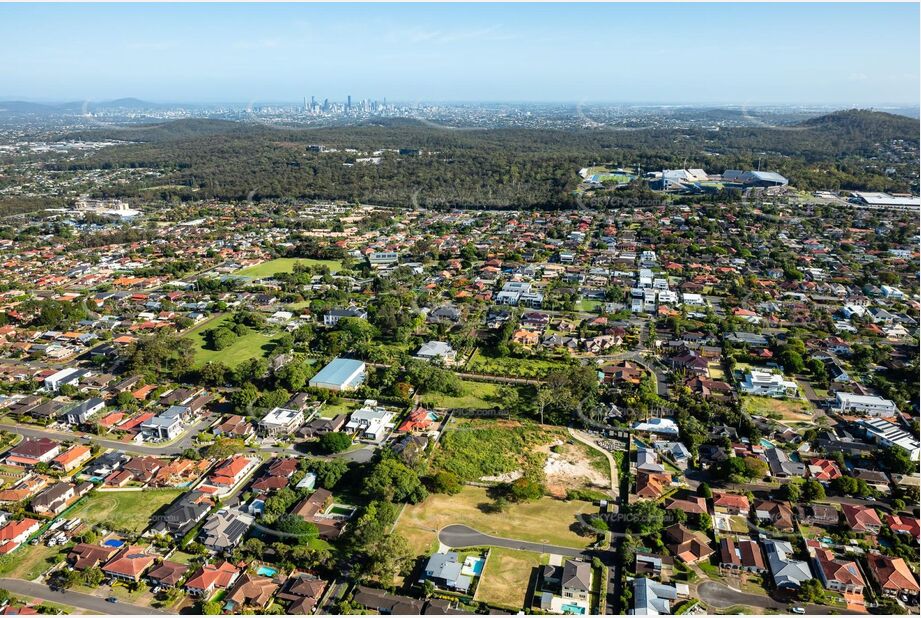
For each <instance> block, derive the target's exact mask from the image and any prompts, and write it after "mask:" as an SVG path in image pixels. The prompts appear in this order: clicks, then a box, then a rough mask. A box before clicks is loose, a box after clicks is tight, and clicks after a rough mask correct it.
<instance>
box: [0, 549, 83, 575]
mask: <svg viewBox="0 0 921 618" xmlns="http://www.w3.org/2000/svg"><path fill="white" fill-rule="evenodd" d="M66 554H67V552H66V551H64V549H63V548H62V547H45V546H44V545H23V546H22V547H20V548H19V549H17V550H16V551H14V552H13V553H12V554H9V555H6V556H3V557H2V558H0V577H15V578H17V579H26V580H33V579H35V578H36V577H38V576H39V575H41V574H42V573H44V572H45V571H47V570H48V569H49V568H51V567H52V566H54V565H55V564H57V562H59V561H60V560H63V559H64V557H65V556H66Z"/></svg>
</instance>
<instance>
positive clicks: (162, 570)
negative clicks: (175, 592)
mask: <svg viewBox="0 0 921 618" xmlns="http://www.w3.org/2000/svg"><path fill="white" fill-rule="evenodd" d="M188 570H189V565H187V564H182V563H181V562H171V561H169V560H164V561H163V562H161V563H160V564H158V565H157V566H155V567H154V568H153V569H151V570H150V571H149V572H148V573H147V580H148V581H149V582H150V583H151V584H152V585H154V586H159V587H160V588H174V587H175V586H176V585H177V584H178V583H179V582H180V581H182V578H183V576H184V575H185V574H186V572H187V571H188Z"/></svg>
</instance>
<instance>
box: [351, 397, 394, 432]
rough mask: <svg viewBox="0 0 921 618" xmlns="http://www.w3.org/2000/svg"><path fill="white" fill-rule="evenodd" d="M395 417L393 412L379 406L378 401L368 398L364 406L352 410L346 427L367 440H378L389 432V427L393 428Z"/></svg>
mask: <svg viewBox="0 0 921 618" xmlns="http://www.w3.org/2000/svg"><path fill="white" fill-rule="evenodd" d="M393 417H394V414H393V412H390V411H389V410H386V409H385V408H381V407H378V405H377V401H375V400H373V399H368V400H366V401H365V405H364V406H362V407H361V408H360V409H358V410H355V411H354V412H352V415H351V416H350V417H349V422H348V423H346V424H345V429H346V431H349V432H352V433H357V434H359V436H360V437H362V438H364V439H365V440H372V441H374V442H377V441H379V440H381V439H382V438H383V437H384V436H385V435H386V434H387V430H388V429H389V428H392V421H393Z"/></svg>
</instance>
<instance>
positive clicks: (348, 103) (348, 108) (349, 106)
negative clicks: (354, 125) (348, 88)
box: [345, 95, 352, 111]
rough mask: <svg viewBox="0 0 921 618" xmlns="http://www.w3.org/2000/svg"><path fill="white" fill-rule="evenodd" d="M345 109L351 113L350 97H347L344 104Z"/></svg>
mask: <svg viewBox="0 0 921 618" xmlns="http://www.w3.org/2000/svg"><path fill="white" fill-rule="evenodd" d="M345 109H346V110H348V111H352V95H349V96H348V102H347V103H346V104H345Z"/></svg>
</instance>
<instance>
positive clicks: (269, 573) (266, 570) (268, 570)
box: [256, 566, 278, 577]
mask: <svg viewBox="0 0 921 618" xmlns="http://www.w3.org/2000/svg"><path fill="white" fill-rule="evenodd" d="M277 574H278V569H273V568H272V567H267V566H261V567H259V569H258V570H257V571H256V575H262V576H264V577H275V575H277Z"/></svg>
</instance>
